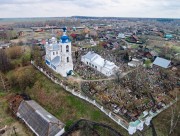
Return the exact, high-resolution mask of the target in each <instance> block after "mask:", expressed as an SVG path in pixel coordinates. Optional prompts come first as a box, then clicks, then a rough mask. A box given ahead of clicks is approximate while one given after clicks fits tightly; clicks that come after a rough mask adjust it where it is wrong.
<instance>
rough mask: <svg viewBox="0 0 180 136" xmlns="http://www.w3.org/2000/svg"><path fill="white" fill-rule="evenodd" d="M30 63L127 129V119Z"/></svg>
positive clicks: (165, 107) (159, 111)
mask: <svg viewBox="0 0 180 136" xmlns="http://www.w3.org/2000/svg"><path fill="white" fill-rule="evenodd" d="M31 64H32V65H33V66H34V67H36V68H37V69H38V70H39V71H41V72H42V73H43V74H44V75H46V76H47V77H48V78H49V79H51V81H52V82H54V83H56V84H58V85H60V86H61V87H62V88H63V89H64V90H66V91H67V92H70V93H71V94H73V95H74V96H77V97H79V98H81V99H83V100H85V101H87V102H89V103H91V104H93V105H94V106H96V107H97V108H98V109H99V110H101V111H102V112H103V113H105V114H106V115H107V116H108V117H109V118H111V119H112V120H113V121H114V122H116V123H117V124H118V125H120V126H122V127H123V128H124V129H126V130H127V131H128V127H129V123H127V121H125V120H124V119H122V118H120V117H119V116H117V115H116V114H114V113H112V112H111V111H110V110H108V109H106V108H104V107H103V106H102V105H100V104H99V103H98V102H96V100H93V99H91V98H89V97H87V96H85V95H83V94H82V93H81V92H80V91H75V90H74V89H70V88H69V87H68V86H66V85H64V84H63V82H62V81H58V80H56V79H54V78H53V77H52V76H50V75H49V74H48V73H47V72H46V71H45V70H43V69H42V68H40V67H39V66H36V65H35V64H34V62H33V61H31ZM176 101H177V99H176V100H174V101H173V102H171V103H170V104H168V105H166V106H164V107H163V108H161V109H160V110H157V111H156V113H154V115H152V118H154V117H155V116H157V115H158V114H159V113H161V112H162V111H164V110H165V109H167V108H168V107H170V106H171V105H173V104H174V103H175V102H176Z"/></svg>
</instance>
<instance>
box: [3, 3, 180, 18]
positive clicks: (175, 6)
mask: <svg viewBox="0 0 180 136" xmlns="http://www.w3.org/2000/svg"><path fill="white" fill-rule="evenodd" d="M75 15H77V16H99V17H149V18H180V0H0V18H14V17H68V16H75Z"/></svg>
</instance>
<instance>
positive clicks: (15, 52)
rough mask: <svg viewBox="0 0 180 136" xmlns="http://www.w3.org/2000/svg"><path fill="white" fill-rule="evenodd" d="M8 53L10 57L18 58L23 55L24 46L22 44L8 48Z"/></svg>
mask: <svg viewBox="0 0 180 136" xmlns="http://www.w3.org/2000/svg"><path fill="white" fill-rule="evenodd" d="M7 55H8V56H9V58H10V59H17V58H20V57H21V56H22V48H21V47H20V46H13V47H10V48H8V49H7Z"/></svg>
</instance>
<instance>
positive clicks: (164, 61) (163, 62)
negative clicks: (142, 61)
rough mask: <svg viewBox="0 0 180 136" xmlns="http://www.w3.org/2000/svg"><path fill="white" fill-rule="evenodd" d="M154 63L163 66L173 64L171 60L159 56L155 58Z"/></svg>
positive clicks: (167, 66) (166, 66)
mask: <svg viewBox="0 0 180 136" xmlns="http://www.w3.org/2000/svg"><path fill="white" fill-rule="evenodd" d="M153 64H154V65H157V66H159V67H162V68H169V67H170V66H171V61H170V60H167V59H164V58H160V57H157V58H156V59H155V60H154V62H153Z"/></svg>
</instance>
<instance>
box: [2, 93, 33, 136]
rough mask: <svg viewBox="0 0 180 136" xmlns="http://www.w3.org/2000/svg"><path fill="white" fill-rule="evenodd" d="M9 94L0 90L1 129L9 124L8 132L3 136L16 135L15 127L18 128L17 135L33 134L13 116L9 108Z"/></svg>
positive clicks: (30, 135) (31, 135)
mask: <svg viewBox="0 0 180 136" xmlns="http://www.w3.org/2000/svg"><path fill="white" fill-rule="evenodd" d="M8 96H9V94H7V93H3V92H0V129H1V128H4V127H5V126H7V129H6V132H5V133H4V134H3V135H2V136H15V134H14V131H13V127H15V128H16V134H17V136H33V134H32V133H31V132H30V131H29V130H28V129H27V128H25V126H24V125H23V124H22V123H20V122H19V121H18V120H16V119H15V118H14V117H12V116H11V113H10V112H9V110H8V102H7V98H8Z"/></svg>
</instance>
